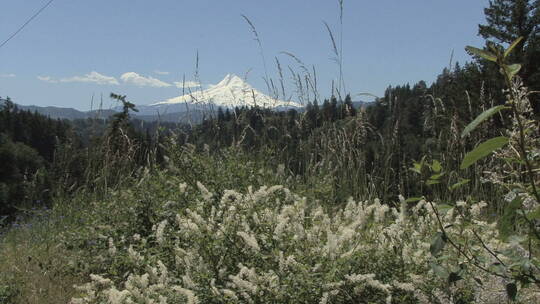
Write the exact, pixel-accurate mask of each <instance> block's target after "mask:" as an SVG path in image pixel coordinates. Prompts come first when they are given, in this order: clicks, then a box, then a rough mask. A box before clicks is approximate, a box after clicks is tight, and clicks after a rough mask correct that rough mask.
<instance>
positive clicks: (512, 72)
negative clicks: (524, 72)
mask: <svg viewBox="0 0 540 304" xmlns="http://www.w3.org/2000/svg"><path fill="white" fill-rule="evenodd" d="M504 69H505V71H506V73H507V74H508V76H509V77H510V79H512V78H514V76H516V74H517V73H519V70H521V64H519V63H514V64H511V65H505V66H504Z"/></svg>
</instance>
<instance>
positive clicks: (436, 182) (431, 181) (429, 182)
mask: <svg viewBox="0 0 540 304" xmlns="http://www.w3.org/2000/svg"><path fill="white" fill-rule="evenodd" d="M440 183H441V182H440V181H438V180H436V179H430V180H428V181H426V185H428V186H431V185H436V184H440Z"/></svg>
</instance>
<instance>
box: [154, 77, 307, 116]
mask: <svg viewBox="0 0 540 304" xmlns="http://www.w3.org/2000/svg"><path fill="white" fill-rule="evenodd" d="M184 103H191V104H201V105H203V104H213V105H216V106H220V107H236V106H255V105H257V106H260V107H264V108H278V107H280V108H283V107H285V108H297V107H302V105H300V104H298V103H296V102H292V101H283V100H279V99H277V98H272V97H270V96H267V95H265V94H263V93H261V92H260V91H258V90H257V89H255V88H253V87H252V86H251V85H249V84H248V83H247V82H245V81H244V80H243V79H242V78H240V77H238V76H236V75H233V74H227V76H225V78H223V80H222V81H220V82H219V83H218V84H216V85H212V86H210V88H208V89H206V90H200V89H195V90H193V91H192V92H190V93H188V94H186V95H182V96H178V97H174V98H170V99H167V100H165V101H161V102H157V103H154V104H151V105H150V106H159V107H161V106H171V105H175V104H184Z"/></svg>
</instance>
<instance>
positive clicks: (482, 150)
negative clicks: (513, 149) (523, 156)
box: [459, 136, 508, 169]
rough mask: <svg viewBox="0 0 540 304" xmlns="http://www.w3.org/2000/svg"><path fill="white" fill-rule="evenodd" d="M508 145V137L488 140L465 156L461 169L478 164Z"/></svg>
mask: <svg viewBox="0 0 540 304" xmlns="http://www.w3.org/2000/svg"><path fill="white" fill-rule="evenodd" d="M507 143H508V137H505V136H499V137H495V138H492V139H488V140H486V141H485V142H483V143H481V144H480V145H479V146H478V147H476V148H475V149H474V150H472V151H471V152H469V153H467V154H466V155H465V158H463V161H462V162H461V166H460V167H459V168H460V169H466V168H468V167H469V166H471V165H472V164H474V163H476V162H477V161H478V160H480V159H482V158H484V157H486V156H488V155H489V154H491V153H492V152H493V151H495V150H497V149H500V148H502V147H503V146H505V145H506V144H507Z"/></svg>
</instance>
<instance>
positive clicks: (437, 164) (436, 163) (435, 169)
mask: <svg viewBox="0 0 540 304" xmlns="http://www.w3.org/2000/svg"><path fill="white" fill-rule="evenodd" d="M441 169H442V166H441V163H440V162H439V161H438V160H436V159H434V160H433V163H432V164H431V170H433V172H435V173H439V172H441Z"/></svg>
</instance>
